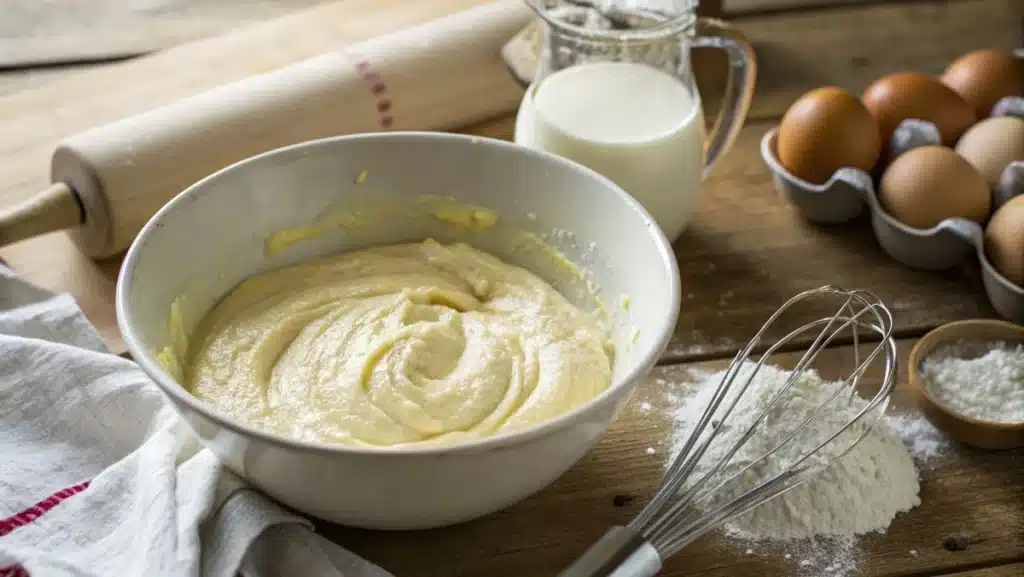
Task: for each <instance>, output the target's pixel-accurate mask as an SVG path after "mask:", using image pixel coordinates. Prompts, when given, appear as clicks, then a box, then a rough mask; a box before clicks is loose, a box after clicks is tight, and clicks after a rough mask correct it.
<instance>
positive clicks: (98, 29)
mask: <svg viewBox="0 0 1024 577" xmlns="http://www.w3.org/2000/svg"><path fill="white" fill-rule="evenodd" d="M320 1H322V0H231V1H230V2H208V1H203V0H90V1H89V2H79V1H74V0H4V4H3V17H2V18H0V68H4V67H15V66H17V67H24V66H31V65H38V64H55V63H61V62H81V61H89V60H105V59H109V58H113V57H121V56H133V55H139V54H145V53H147V52H151V51H154V50H159V49H161V48H167V47H170V46H174V45H177V44H180V43H182V42H186V41H189V40H195V39H196V38H203V37H206V36H213V35H216V34H222V33H224V32H227V31H230V30H233V29H235V28H238V27H241V26H245V25H248V24H252V23H254V22H260V21H262V20H266V19H268V18H274V17H277V16H281V15H282V14H286V13H288V12H292V11H295V10H301V9H302V8H307V7H309V6H312V5H314V4H317V3H318V2H320Z"/></svg>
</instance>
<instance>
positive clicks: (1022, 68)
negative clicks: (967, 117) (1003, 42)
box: [940, 50, 1024, 118]
mask: <svg viewBox="0 0 1024 577" xmlns="http://www.w3.org/2000/svg"><path fill="white" fill-rule="evenodd" d="M940 80H941V81H942V82H943V83H944V84H945V85H946V86H949V87H950V88H952V89H953V90H955V91H956V92H957V94H959V95H960V97H961V98H963V99H964V100H966V101H967V103H968V104H970V105H971V106H972V107H973V108H974V114H975V115H976V116H977V117H978V118H987V117H988V115H989V114H991V112H992V107H993V106H995V105H996V102H999V100H1000V99H1001V98H1003V97H1004V96H1021V95H1022V94H1024V60H1019V59H1017V58H1014V56H1013V55H1012V54H1009V53H1006V52H1000V51H998V50H977V51H975V52H969V53H967V54H965V55H963V56H961V57H960V58H957V59H956V60H955V61H953V63H952V64H950V65H949V67H948V68H946V71H945V72H943V73H942V77H941V78H940Z"/></svg>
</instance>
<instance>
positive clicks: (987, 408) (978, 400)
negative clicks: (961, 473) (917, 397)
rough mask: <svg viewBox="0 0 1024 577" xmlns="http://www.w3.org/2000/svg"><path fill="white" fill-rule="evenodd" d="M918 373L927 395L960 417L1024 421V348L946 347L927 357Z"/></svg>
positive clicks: (977, 344)
mask: <svg viewBox="0 0 1024 577" xmlns="http://www.w3.org/2000/svg"><path fill="white" fill-rule="evenodd" d="M921 373H922V376H923V377H924V380H925V387H926V388H927V389H928V392H929V393H931V394H932V395H933V396H934V397H935V398H936V400H938V401H939V402H940V403H942V404H944V405H946V406H947V407H949V408H951V409H953V410H955V411H957V412H958V413H960V414H963V415H967V416H969V417H974V418H975V419H981V420H983V421H996V422H1003V423H1022V422H1024V345H1016V346H1013V345H1010V344H1007V343H1002V342H997V343H982V342H966V343H965V342H961V343H957V344H953V345H947V346H945V347H941V348H939V349H937V350H935V351H934V352H933V353H932V354H930V355H928V358H926V359H925V360H924V362H922V363H921Z"/></svg>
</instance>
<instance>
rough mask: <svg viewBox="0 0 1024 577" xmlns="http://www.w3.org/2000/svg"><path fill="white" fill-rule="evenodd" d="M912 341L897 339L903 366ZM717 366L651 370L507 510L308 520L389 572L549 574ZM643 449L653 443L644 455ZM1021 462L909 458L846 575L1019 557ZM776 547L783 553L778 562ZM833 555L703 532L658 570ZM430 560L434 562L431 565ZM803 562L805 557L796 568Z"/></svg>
mask: <svg viewBox="0 0 1024 577" xmlns="http://www.w3.org/2000/svg"><path fill="white" fill-rule="evenodd" d="M911 344H912V342H911V341H901V342H900V347H899V351H900V357H901V359H900V360H901V362H902V363H904V364H905V363H906V358H907V354H908V353H909V350H910V346H911ZM867 350H868V349H867V348H863V350H862V352H867ZM852 354H853V350H852V347H838V348H832V349H829V350H827V351H824V352H823V353H822V354H821V355H820V356H819V358H818V361H817V364H816V367H817V368H818V369H819V371H820V372H821V374H822V376H824V377H826V378H840V377H845V376H846V375H845V374H844V373H843V371H844V370H847V371H848V370H849V367H850V364H851V362H852ZM798 358H799V357H798V355H794V354H782V355H776V356H775V357H774V358H773V360H772V362H773V363H775V364H778V365H780V366H783V367H792V366H793V363H794V362H795V361H796V360H797V359H798ZM727 364H728V363H727V362H726V361H713V362H705V363H696V364H686V365H684V364H680V365H673V366H669V367H659V368H657V369H655V370H654V372H653V373H652V374H651V375H650V376H649V377H648V378H647V379H646V380H645V381H644V382H643V384H642V385H640V387H639V389H638V390H637V392H636V394H635V395H634V398H633V399H632V400H631V402H630V404H629V405H628V406H627V408H626V409H625V410H624V411H623V414H622V415H621V416H620V418H619V420H618V421H617V422H616V423H615V424H614V425H613V426H612V428H611V429H610V430H609V432H608V433H607V434H606V435H605V437H604V439H603V440H602V442H601V443H600V445H599V446H598V447H597V448H596V449H595V450H594V451H592V452H591V453H590V454H589V455H588V456H587V457H585V458H584V459H583V460H582V461H581V462H580V463H579V464H578V465H577V466H576V467H574V468H573V469H572V470H571V471H569V472H568V473H567V474H566V475H565V476H564V477H562V478H561V479H559V480H558V481H557V482H556V483H555V484H554V485H552V486H551V487H549V488H547V489H545V490H544V491H542V492H541V493H539V494H537V495H535V496H533V497H531V498H529V499H527V500H526V501H524V502H522V503H520V504H518V505H516V506H514V507H512V508H510V509H508V510H506V511H503V512H500V513H497V514H495V515H492V516H490V517H488V518H485V519H481V520H478V521H475V522H471V523H467V524H464V525H460V526H456V527H452V528H447V529H438V530H434V531H426V532H415V533H382V532H368V531H358V530H351V529H345V528H341V527H336V526H329V525H323V526H320V527H318V528H319V529H320V530H321V532H323V533H324V534H325V535H327V536H328V537H329V538H331V539H334V540H336V541H337V542H339V543H342V544H343V545H345V546H346V547H350V548H352V550H354V551H355V552H356V553H358V554H360V555H363V556H365V557H367V558H369V559H371V560H372V561H374V562H376V563H379V564H380V565H382V566H383V567H384V568H385V569H388V570H389V571H392V572H393V573H395V574H396V575H417V576H420V577H433V576H437V577H442V576H444V577H462V576H465V577H469V576H476V575H481V576H483V575H487V576H488V577H503V576H506V575H507V576H509V577H513V576H515V577H520V576H522V575H554V574H556V573H557V571H558V570H560V569H562V568H564V566H565V565H566V564H567V563H569V562H570V561H571V560H572V559H573V558H574V557H575V555H577V554H579V553H580V552H582V551H583V550H584V549H585V548H586V547H587V546H588V545H589V544H591V543H592V542H593V541H594V540H596V539H597V538H598V537H600V535H601V534H602V533H603V532H604V531H605V530H606V529H607V528H608V527H610V526H612V525H613V524H623V523H626V522H628V521H629V520H630V519H631V518H632V516H633V515H635V514H636V513H637V512H639V511H640V509H641V508H642V507H643V505H644V502H645V499H646V498H648V497H649V496H650V495H652V494H653V491H654V489H655V487H656V486H657V485H658V483H659V482H660V476H661V475H662V473H663V470H664V469H663V467H664V466H665V463H666V461H667V458H668V455H669V454H670V452H669V448H670V443H669V439H670V437H671V434H672V426H671V422H672V419H671V414H672V411H673V409H674V408H677V407H678V406H679V405H680V401H679V400H678V399H675V400H673V397H678V396H683V397H685V391H686V387H687V386H688V384H689V383H692V382H694V379H695V378H696V377H697V376H698V375H699V374H700V373H702V372H706V371H711V370H721V369H723V368H724V367H725V366H727ZM876 368H877V366H876ZM878 375H879V371H877V370H874V371H869V372H868V374H867V375H866V377H865V379H866V381H870V380H872V379H874V380H875V381H876V382H877V379H878ZM900 383H901V384H900V385H899V386H898V388H897V389H896V391H895V392H894V394H893V398H892V405H891V407H890V409H889V411H890V412H891V413H894V414H906V413H912V412H913V411H914V397H913V393H912V392H911V390H910V389H909V387H908V386H906V385H905V384H904V381H903V379H902V376H901V379H900ZM643 403H649V405H650V407H647V406H646V405H643ZM645 409H646V410H645ZM648 448H652V449H654V454H653V455H650V454H648V453H649V451H648V450H647V449H648ZM1022 459H1024V451H1012V452H984V451H979V450H975V449H970V448H967V447H963V446H954V445H950V446H949V448H948V449H947V451H946V452H945V454H943V455H942V456H940V457H938V458H935V459H933V460H930V461H928V462H926V463H924V464H922V465H921V466H920V467H919V468H920V479H921V505H920V506H919V507H917V508H915V509H913V510H911V511H910V512H908V513H906V514H901V515H899V516H898V517H897V518H896V519H895V521H894V522H893V524H892V526H891V527H890V528H889V530H888V532H887V533H886V534H885V535H870V536H866V537H863V538H861V539H860V540H859V542H858V543H857V545H856V546H855V547H853V548H852V550H851V552H852V558H853V559H854V560H855V561H854V562H855V564H856V566H857V570H856V573H849V574H850V575H853V574H857V575H886V576H895V575H902V576H910V575H919V576H924V575H929V576H934V575H944V574H951V573H955V572H957V571H961V570H967V569H973V568H977V567H983V566H991V565H996V564H1004V563H1015V562H1021V561H1024V469H1021V467H1020V464H1021V462H1022ZM880 490H881V489H880ZM616 497H618V499H616ZM623 500H630V502H629V503H628V504H625V505H624V506H616V502H617V501H618V504H619V505H623ZM951 539H952V540H959V541H960V542H961V543H960V544H962V546H954V545H958V544H955V543H953V542H952V541H951ZM748 549H750V550H751V553H750V554H747V550H748ZM954 549H962V550H954ZM840 551H841V550H840ZM786 554H789V555H791V558H790V559H786V558H785V555H786ZM837 557H841V556H840V555H838V554H837V549H836V548H834V547H832V548H830V547H819V548H818V549H817V551H815V550H814V549H813V548H812V547H810V545H809V544H808V543H807V542H795V543H788V544H767V543H747V542H740V541H735V540H732V539H728V538H725V537H723V536H721V535H720V534H713V535H710V536H707V537H704V538H703V539H701V540H700V541H698V542H697V543H695V544H694V545H692V546H691V547H690V548H689V549H687V550H684V551H683V552H681V553H680V554H679V555H678V556H677V557H675V558H673V559H671V560H669V561H668V562H667V563H666V566H665V570H664V572H663V573H662V574H663V575H665V577H670V576H679V577H681V576H684V575H701V576H702V577H727V576H737V575H757V576H758V577H776V576H778V577H783V576H789V575H815V576H820V575H828V574H829V571H826V570H825V568H826V567H827V566H828V565H830V564H832V563H835V562H837V561H838V560H839V559H837ZM440 559H444V560H445V561H444V562H441V563H438V562H437V561H436V560H440ZM804 559H807V560H809V561H810V562H811V564H810V565H809V566H801V565H800V562H801V561H803V560H804ZM993 571H996V570H993ZM1000 571H1001V570H1000ZM996 575H1000V576H1002V575H1006V576H1009V575H1019V573H1013V572H1012V571H1009V572H1007V571H1002V572H999V571H996V572H992V571H989V572H987V573H986V572H979V573H978V574H977V575H974V574H968V575H965V576H964V577H991V576H996Z"/></svg>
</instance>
